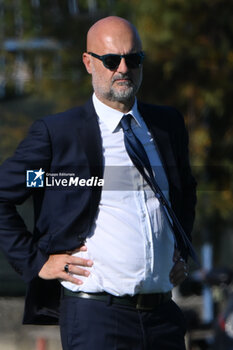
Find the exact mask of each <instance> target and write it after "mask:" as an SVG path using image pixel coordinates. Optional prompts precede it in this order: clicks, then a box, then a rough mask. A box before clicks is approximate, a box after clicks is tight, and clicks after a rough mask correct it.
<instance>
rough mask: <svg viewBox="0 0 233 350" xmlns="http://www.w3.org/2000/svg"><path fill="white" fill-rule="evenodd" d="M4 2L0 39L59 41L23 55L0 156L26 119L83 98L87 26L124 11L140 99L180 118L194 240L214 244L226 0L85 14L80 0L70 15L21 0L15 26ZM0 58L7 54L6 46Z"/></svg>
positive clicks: (228, 125)
mask: <svg viewBox="0 0 233 350" xmlns="http://www.w3.org/2000/svg"><path fill="white" fill-rule="evenodd" d="M4 3H5V22H4V35H5V37H14V36H16V37H18V38H21V39H22V38H23V39H30V38H35V37H41V38H47V37H48V38H53V39H56V40H57V42H58V43H59V44H60V49H59V50H57V51H56V52H54V51H49V52H39V53H36V54H35V52H33V51H30V50H29V51H28V52H26V53H25V57H26V59H27V61H28V62H29V63H30V64H29V67H30V75H31V80H30V81H29V82H28V83H27V84H26V86H25V88H26V91H27V96H26V97H24V98H22V99H21V100H20V99H18V100H14V101H13V100H11V99H8V100H5V101H2V103H1V116H0V118H1V119H0V121H1V126H3V127H2V128H1V130H0V151H3V152H2V156H1V155H0V158H1V159H3V158H5V157H6V156H8V155H9V154H10V153H11V152H12V150H13V149H14V147H15V145H16V143H18V141H19V140H20V139H21V138H22V137H23V135H24V134H25V132H26V129H27V128H28V126H29V124H30V123H31V121H32V120H34V119H36V118H38V117H40V116H41V115H44V114H47V113H52V112H55V111H60V110H63V109H66V108H69V107H71V106H73V105H77V104H80V103H82V102H84V101H85V100H86V99H87V98H88V97H89V96H90V93H91V91H92V88H91V80H90V77H89V76H88V75H87V73H86V72H85V70H84V67H83V66H82V62H81V55H82V52H83V51H84V50H85V37H86V32H87V30H88V28H89V27H90V25H91V24H92V23H94V22H95V21H96V20H98V19H99V18H101V17H104V16H106V15H111V14H116V15H120V16H123V17H125V18H128V19H129V20H130V21H132V22H133V23H134V24H135V25H136V27H137V28H138V30H139V32H140V35H141V37H142V41H143V46H144V50H145V52H146V59H145V65H144V80H143V85H142V88H141V89H140V92H139V98H140V99H142V100H144V101H147V102H150V103H157V104H169V105H173V106H175V107H176V108H177V109H179V110H180V111H181V112H182V113H183V114H184V116H185V120H186V124H187V127H188V130H189V134H190V153H191V163H192V167H193V170H194V173H195V175H196V177H197V179H198V185H199V187H198V188H199V191H198V197H199V201H198V210H197V211H198V213H197V214H198V215H197V221H196V226H195V230H196V234H195V240H196V242H197V243H202V242H203V241H204V240H206V239H210V240H211V241H212V242H213V243H214V244H215V247H220V246H221V241H220V240H221V239H222V238H223V237H224V232H227V231H229V230H230V229H231V227H232V222H233V215H232V209H233V198H232V197H233V195H232V154H233V130H232V96H233V84H232V79H233V21H232V12H233V2H231V1H228V0H195V1H187V0H156V1H151V0H143V1H140V0H127V1H126V0H120V1H104V0H102V1H96V4H97V8H96V11H95V12H90V11H89V10H90V9H89V8H88V1H86V0H82V1H81V0H80V1H78V2H77V3H78V6H79V12H78V14H76V15H71V14H70V12H69V11H68V6H67V1H64V0H60V1H59V0H53V1H52V0H50V1H48V0H41V1H40V7H33V6H32V5H31V2H29V1H26V0H21V5H22V7H21V18H22V23H21V25H20V21H18V23H19V24H17V25H16V24H15V14H14V4H15V3H16V2H11V1H9V0H8V1H4ZM35 56H36V57H35ZM6 57H7V61H8V62H11V61H14V59H15V53H7V54H6ZM38 57H39V58H40V60H41V64H42V66H43V75H42V76H41V77H40V78H36V77H35V73H34V72H35V69H36V61H35V59H36V58H37V59H38ZM12 89H13V87H12ZM9 95H10V93H9ZM217 251H218V250H217V249H216V252H217ZM216 258H218V255H217V253H216Z"/></svg>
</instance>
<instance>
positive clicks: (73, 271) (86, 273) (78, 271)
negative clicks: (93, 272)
mask: <svg viewBox="0 0 233 350" xmlns="http://www.w3.org/2000/svg"><path fill="white" fill-rule="evenodd" d="M69 273H71V274H73V275H77V276H85V277H88V276H89V275H90V272H89V271H88V270H84V269H81V268H80V267H77V266H74V265H69Z"/></svg>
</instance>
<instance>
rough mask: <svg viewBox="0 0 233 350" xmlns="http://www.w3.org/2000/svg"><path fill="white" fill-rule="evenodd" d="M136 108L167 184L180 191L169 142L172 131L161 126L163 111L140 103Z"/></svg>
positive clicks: (174, 160)
mask: <svg viewBox="0 0 233 350" xmlns="http://www.w3.org/2000/svg"><path fill="white" fill-rule="evenodd" d="M138 108H139V111H140V113H141V116H142V117H143V119H144V121H145V122H146V124H147V127H148V129H149V130H150V132H151V134H152V136H153V140H154V142H155V144H156V145H157V148H158V151H159V155H160V158H161V161H162V164H163V166H164V170H165V172H166V174H167V177H168V180H169V182H170V183H172V184H173V186H175V187H178V188H179V189H180V188H181V183H180V177H179V173H178V169H177V163H176V159H175V156H174V151H173V147H172V140H171V133H172V131H171V130H169V126H168V127H167V128H166V127H164V125H162V124H161V120H162V119H163V117H164V115H162V114H164V111H162V110H160V107H158V108H156V107H155V106H153V108H151V107H149V108H148V107H147V108H144V105H143V104H141V103H139V104H138Z"/></svg>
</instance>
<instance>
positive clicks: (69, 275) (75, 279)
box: [60, 272, 83, 285]
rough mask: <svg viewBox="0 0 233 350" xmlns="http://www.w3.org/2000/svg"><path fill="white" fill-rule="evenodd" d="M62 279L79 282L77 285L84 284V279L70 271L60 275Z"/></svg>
mask: <svg viewBox="0 0 233 350" xmlns="http://www.w3.org/2000/svg"><path fill="white" fill-rule="evenodd" d="M60 279H62V280H63V281H67V282H71V283H74V284H77V285H81V284H83V281H82V280H80V279H78V278H76V277H74V276H72V275H71V274H70V273H66V272H63V273H62V274H61V276H60Z"/></svg>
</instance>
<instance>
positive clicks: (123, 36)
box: [87, 16, 142, 54]
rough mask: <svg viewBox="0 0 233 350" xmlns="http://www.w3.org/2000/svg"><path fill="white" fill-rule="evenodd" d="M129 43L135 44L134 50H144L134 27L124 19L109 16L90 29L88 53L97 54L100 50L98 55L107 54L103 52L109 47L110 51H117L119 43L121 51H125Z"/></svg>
mask: <svg viewBox="0 0 233 350" xmlns="http://www.w3.org/2000/svg"><path fill="white" fill-rule="evenodd" d="M129 41H130V42H132V43H133V46H134V47H133V48H132V49H133V50H135V51H139V50H141V49H142V45H141V39H140V36H139V34H138V31H137V29H136V28H135V27H134V25H132V24H131V23H130V22H128V21H127V20H126V19H124V18H121V17H117V16H109V17H105V18H102V19H101V20H99V21H98V22H96V23H95V24H94V25H93V26H92V27H91V28H90V29H89V31H88V34H87V51H94V52H96V51H97V50H100V51H101V52H100V51H98V53H101V54H103V53H107V52H103V51H104V50H105V46H107V47H108V50H116V45H119V42H120V43H121V49H122V50H124V47H126V45H127V43H128V42H129ZM108 53H110V52H108ZM112 53H114V51H112ZM122 53H123V52H122Z"/></svg>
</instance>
